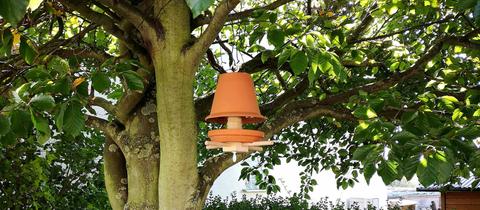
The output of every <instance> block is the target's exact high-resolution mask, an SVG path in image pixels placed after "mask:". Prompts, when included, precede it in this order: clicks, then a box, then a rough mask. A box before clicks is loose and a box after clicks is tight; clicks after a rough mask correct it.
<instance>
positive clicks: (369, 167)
mask: <svg viewBox="0 0 480 210" xmlns="http://www.w3.org/2000/svg"><path fill="white" fill-rule="evenodd" d="M375 171H376V169H375V165H374V164H373V163H368V164H365V166H364V167H363V176H364V177H365V181H367V184H370V179H371V178H372V176H373V174H375Z"/></svg>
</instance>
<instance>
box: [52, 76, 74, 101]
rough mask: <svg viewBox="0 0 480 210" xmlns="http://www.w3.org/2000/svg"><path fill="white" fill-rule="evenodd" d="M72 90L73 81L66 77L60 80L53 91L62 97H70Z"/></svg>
mask: <svg viewBox="0 0 480 210" xmlns="http://www.w3.org/2000/svg"><path fill="white" fill-rule="evenodd" d="M71 90H72V79H70V77H69V76H64V77H63V78H61V79H60V80H58V81H57V82H56V83H55V85H54V87H53V91H54V92H55V93H61V94H62V95H65V96H66V95H69V94H70V91H71Z"/></svg>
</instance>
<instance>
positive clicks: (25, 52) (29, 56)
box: [20, 38, 37, 64]
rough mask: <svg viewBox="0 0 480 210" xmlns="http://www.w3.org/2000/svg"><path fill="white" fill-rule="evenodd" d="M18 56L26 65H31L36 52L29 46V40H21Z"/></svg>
mask: <svg viewBox="0 0 480 210" xmlns="http://www.w3.org/2000/svg"><path fill="white" fill-rule="evenodd" d="M20 55H21V56H22V58H23V59H24V60H25V62H26V63H27V64H33V61H34V60H35V57H37V51H35V49H34V48H33V47H32V46H31V44H30V40H28V39H24V38H22V39H21V42H20Z"/></svg>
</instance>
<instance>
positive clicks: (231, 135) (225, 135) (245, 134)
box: [208, 129, 265, 143]
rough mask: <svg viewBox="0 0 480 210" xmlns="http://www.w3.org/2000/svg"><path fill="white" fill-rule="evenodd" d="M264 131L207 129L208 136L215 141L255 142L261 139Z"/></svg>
mask: <svg viewBox="0 0 480 210" xmlns="http://www.w3.org/2000/svg"><path fill="white" fill-rule="evenodd" d="M264 136H265V133H263V132H261V131H257V130H247V129H219V130H211V131H208V137H209V138H210V140H211V141H215V142H242V143H244V142H255V141H259V140H261V139H263V137H264Z"/></svg>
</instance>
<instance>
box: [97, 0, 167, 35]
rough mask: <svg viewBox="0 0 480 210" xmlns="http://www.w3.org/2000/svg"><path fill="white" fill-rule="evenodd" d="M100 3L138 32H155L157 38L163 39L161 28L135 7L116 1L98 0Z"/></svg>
mask: <svg viewBox="0 0 480 210" xmlns="http://www.w3.org/2000/svg"><path fill="white" fill-rule="evenodd" d="M98 1H99V2H100V3H102V4H104V5H106V6H108V7H110V8H111V9H113V11H115V12H116V13H118V14H119V15H120V16H122V17H124V18H125V19H127V20H128V21H129V22H130V23H132V24H133V25H134V26H135V28H137V29H138V30H140V31H145V32H151V31H155V32H156V33H158V34H157V36H162V37H163V28H162V27H161V26H160V25H158V24H157V27H155V26H156V24H155V21H154V20H153V19H150V18H148V16H147V15H145V14H142V12H141V11H140V10H138V9H137V8H136V7H135V6H133V5H130V4H128V3H127V2H125V1H116V0H98Z"/></svg>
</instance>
